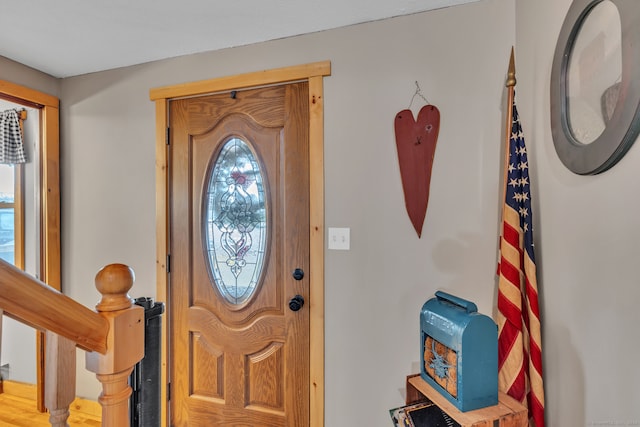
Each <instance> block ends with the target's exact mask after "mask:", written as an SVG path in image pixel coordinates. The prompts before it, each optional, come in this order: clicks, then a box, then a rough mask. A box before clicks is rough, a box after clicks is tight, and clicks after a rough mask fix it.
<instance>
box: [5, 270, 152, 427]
mask: <svg viewBox="0 0 640 427" xmlns="http://www.w3.org/2000/svg"><path fill="white" fill-rule="evenodd" d="M133 281H134V273H133V270H131V269H130V268H129V267H128V266H126V265H124V264H111V265H108V266H106V267H104V268H103V269H102V270H100V271H99V272H98V274H97V275H96V280H95V282H96V288H97V289H98V291H99V292H100V293H101V294H102V299H101V300H100V302H99V303H98V304H97V306H96V309H97V311H98V313H96V312H94V311H91V310H89V309H88V308H86V307H85V306H83V305H82V304H79V303H77V302H75V301H74V300H72V299H71V298H69V297H68V296H66V295H63V294H62V293H60V292H58V291H56V290H55V289H53V288H51V287H49V286H47V285H46V284H44V283H42V282H40V281H39V280H37V279H34V278H33V277H32V276H30V275H28V274H26V273H25V272H23V271H22V270H20V269H18V268H16V267H14V266H13V265H11V264H9V263H7V262H5V261H3V260H0V310H4V314H5V315H7V316H9V317H11V318H13V319H15V320H17V321H19V322H22V323H25V324H27V325H29V326H32V327H34V328H36V329H38V330H41V331H46V332H47V362H46V363H47V374H46V379H47V381H46V387H45V388H46V390H45V402H46V406H47V408H48V409H49V411H50V413H51V415H50V424H51V425H52V426H66V425H67V424H66V420H67V418H68V416H69V405H70V403H71V401H72V400H73V398H74V397H75V347H76V346H78V347H80V348H82V349H84V350H85V351H86V368H87V369H88V370H89V371H91V372H94V373H95V374H96V376H97V378H98V380H99V381H100V382H101V383H102V388H103V391H102V393H101V394H100V397H99V398H98V401H99V402H100V404H101V405H102V425H103V426H107V427H123V426H128V425H129V408H128V406H129V396H130V395H131V387H130V386H129V384H128V378H129V375H130V374H131V372H132V370H133V367H134V365H135V364H136V363H137V362H139V361H140V360H141V359H142V357H143V356H144V309H143V308H142V307H140V306H138V305H135V304H133V300H132V299H131V297H129V295H128V291H129V290H130V289H131V286H132V285H133Z"/></svg>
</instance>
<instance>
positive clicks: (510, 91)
mask: <svg viewBox="0 0 640 427" xmlns="http://www.w3.org/2000/svg"><path fill="white" fill-rule="evenodd" d="M506 86H507V119H506V124H505V128H506V131H505V134H504V139H505V150H504V169H503V183H502V194H507V175H508V174H507V170H508V168H509V141H510V139H511V125H512V123H511V122H513V98H514V96H515V86H516V65H515V60H514V58H513V46H511V57H510V58H509V70H508V72H507V82H506ZM503 218H504V215H503Z"/></svg>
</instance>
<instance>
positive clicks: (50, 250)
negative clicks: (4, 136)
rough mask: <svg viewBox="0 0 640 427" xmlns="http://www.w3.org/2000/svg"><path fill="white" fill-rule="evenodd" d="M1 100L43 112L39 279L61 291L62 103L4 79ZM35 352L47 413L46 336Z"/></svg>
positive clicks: (41, 399)
mask: <svg viewBox="0 0 640 427" xmlns="http://www.w3.org/2000/svg"><path fill="white" fill-rule="evenodd" d="M0 97H2V98H3V99H6V100H9V101H12V102H15V103H22V104H25V105H29V106H30V107H33V108H37V109H38V110H39V112H40V140H39V142H40V144H39V147H38V148H39V151H40V165H39V168H40V194H39V197H40V212H39V213H38V216H39V218H40V266H39V268H40V272H39V274H40V277H39V279H40V280H41V281H42V282H44V283H46V284H47V285H49V286H51V287H52V288H54V289H57V290H59V291H60V290H61V276H60V101H59V99H58V98H56V97H55V96H52V95H48V94H46V93H43V92H39V91H37V90H34V89H30V88H28V87H25V86H20V85H18V84H15V83H11V82H8V81H4V80H0ZM0 332H1V331H0ZM1 335H2V334H1V333H0V336H1ZM36 352H37V355H36V359H37V368H36V371H37V373H36V375H37V378H36V381H37V405H38V410H40V411H42V412H44V410H45V407H44V376H45V372H44V371H45V366H44V360H45V357H44V354H45V342H44V334H43V333H38V334H37V341H36Z"/></svg>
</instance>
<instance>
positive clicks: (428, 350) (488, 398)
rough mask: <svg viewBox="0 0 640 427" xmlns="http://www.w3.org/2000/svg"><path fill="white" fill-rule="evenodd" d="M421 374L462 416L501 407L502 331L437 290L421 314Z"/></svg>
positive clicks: (469, 306)
mask: <svg viewBox="0 0 640 427" xmlns="http://www.w3.org/2000/svg"><path fill="white" fill-rule="evenodd" d="M420 329H421V333H420V358H421V360H422V363H421V370H420V375H421V376H422V378H423V379H424V380H425V381H426V382H427V383H429V384H430V385H431V386H432V387H433V388H435V389H436V390H437V391H438V392H440V393H441V394H442V395H443V396H444V397H445V398H447V400H449V401H450V402H451V403H453V404H454V405H455V406H456V407H457V408H458V409H459V410H461V411H463V412H464V411H470V410H473V409H479V408H484V407H486V406H492V405H496V404H497V403H498V327H497V325H496V324H495V322H494V321H493V320H492V319H491V318H490V317H488V316H485V315H483V314H480V313H478V308H477V306H476V305H475V304H474V303H473V302H471V301H467V300H465V299H462V298H459V297H457V296H454V295H451V294H448V293H446V292H442V291H438V292H436V293H435V298H431V299H430V300H428V301H427V302H426V303H424V305H423V306H422V311H421V313H420Z"/></svg>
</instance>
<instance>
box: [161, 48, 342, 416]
mask: <svg viewBox="0 0 640 427" xmlns="http://www.w3.org/2000/svg"><path fill="white" fill-rule="evenodd" d="M328 75H331V63H330V62H329V61H323V62H315V63H311V64H305V65H297V66H292V67H285V68H277V69H272V70H265V71H258V72H252V73H246V74H240V75H236V76H228V77H221V78H215V79H209V80H202V81H197V82H192V83H184V84H178V85H172V86H164V87H159V88H154V89H151V90H150V91H149V97H150V99H151V100H152V101H154V102H155V107H156V300H157V301H159V302H164V303H165V306H166V314H165V321H164V322H163V325H162V358H161V360H162V362H161V363H162V368H161V377H162V381H161V384H167V382H168V378H169V363H168V360H167V354H168V353H167V350H168V338H169V336H168V331H169V328H168V324H169V321H168V319H169V318H170V316H171V313H170V309H169V307H170V306H169V304H168V303H167V302H168V300H167V295H168V293H169V292H168V284H169V282H168V272H167V257H168V254H169V239H168V237H169V215H168V209H169V202H170V200H169V196H168V194H169V193H168V191H169V185H168V178H169V175H168V163H167V160H168V159H167V156H168V151H167V137H168V136H167V135H168V132H167V129H168V125H169V121H168V120H169V117H168V112H169V102H170V101H171V100H172V99H176V98H183V97H188V96H198V95H206V94H212V93H216V92H226V91H231V90H236V89H244V88H251V87H258V86H265V85H275V84H286V83H290V82H295V81H307V82H308V83H309V196H310V202H309V203H310V218H309V219H310V223H309V239H310V240H309V249H310V265H309V269H310V276H309V286H310V289H309V292H310V294H309V300H310V301H309V307H310V308H309V322H310V331H309V340H310V349H309V350H310V353H309V354H310V366H309V368H310V369H309V386H310V396H309V397H310V402H309V405H310V407H309V410H310V417H309V418H310V422H309V425H310V427H322V426H324V110H323V106H324V98H323V97H324V95H323V77H324V76H328ZM161 399H162V400H161V401H162V407H161V414H162V415H161V419H162V426H163V427H165V426H167V425H168V407H167V387H162V396H161Z"/></svg>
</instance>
